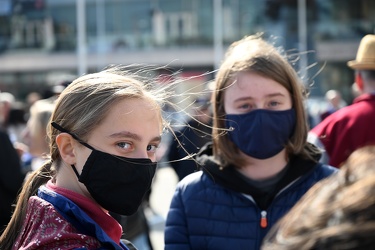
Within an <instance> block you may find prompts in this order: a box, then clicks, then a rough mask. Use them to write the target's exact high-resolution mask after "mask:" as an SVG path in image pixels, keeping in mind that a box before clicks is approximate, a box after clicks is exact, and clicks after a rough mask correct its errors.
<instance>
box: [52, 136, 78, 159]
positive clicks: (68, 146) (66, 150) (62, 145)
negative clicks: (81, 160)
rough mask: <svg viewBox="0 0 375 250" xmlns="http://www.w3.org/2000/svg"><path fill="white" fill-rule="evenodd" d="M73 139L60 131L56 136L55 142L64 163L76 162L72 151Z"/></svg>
mask: <svg viewBox="0 0 375 250" xmlns="http://www.w3.org/2000/svg"><path fill="white" fill-rule="evenodd" d="M74 143H75V142H74V139H73V138H72V136H71V135H69V134H67V133H61V134H59V135H58V136H57V137H56V144H57V147H58V149H59V152H60V155H61V158H62V159H63V161H65V162H66V163H68V164H70V165H72V164H76V156H75V153H74Z"/></svg>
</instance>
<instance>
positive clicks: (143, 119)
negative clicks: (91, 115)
mask: <svg viewBox="0 0 375 250" xmlns="http://www.w3.org/2000/svg"><path fill="white" fill-rule="evenodd" d="M161 126H162V116H161V109H160V106H159V105H158V104H157V103H156V102H154V101H153V100H151V99H148V98H127V99H123V100H120V101H118V102H116V103H115V104H114V105H113V106H112V107H111V108H110V109H109V112H108V114H107V116H106V118H105V119H104V121H103V123H102V124H101V125H99V129H101V130H103V129H107V130H110V131H113V132H114V131H115V130H123V129H126V130H134V132H139V133H146V132H151V131H152V132H153V133H155V131H159V130H160V131H161V129H162V128H161ZM146 130H148V131H146ZM156 133H159V132H156Z"/></svg>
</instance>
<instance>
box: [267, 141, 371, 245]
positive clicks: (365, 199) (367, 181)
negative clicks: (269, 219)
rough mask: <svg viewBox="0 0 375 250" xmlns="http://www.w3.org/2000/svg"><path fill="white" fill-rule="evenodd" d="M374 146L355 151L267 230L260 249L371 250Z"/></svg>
mask: <svg viewBox="0 0 375 250" xmlns="http://www.w3.org/2000/svg"><path fill="white" fill-rule="evenodd" d="M374 236H375V146H367V147H364V148H361V149H358V150H356V151H355V152H354V153H353V154H352V155H351V156H350V157H349V158H348V160H347V161H346V162H345V164H344V165H343V166H342V167H341V170H340V171H339V172H338V173H337V174H334V175H333V176H331V177H328V178H327V179H325V180H323V181H321V182H319V183H317V184H316V185H315V186H314V187H312V188H311V189H310V190H309V192H308V193H306V195H305V196H304V197H303V198H302V199H301V200H300V201H299V202H298V203H297V204H296V205H295V207H293V208H292V209H291V210H290V212H289V213H288V214H287V215H286V216H284V217H283V218H282V219H281V220H280V222H279V223H278V224H277V225H276V226H275V227H274V228H273V229H272V230H271V231H270V233H269V234H268V235H267V237H266V238H265V240H264V244H263V247H262V250H270V249H277V250H284V249H285V250H286V249H287V250H294V249H295V250H297V249H298V250H301V249H302V250H303V249H309V250H311V249H322V250H323V249H330V250H331V249H340V250H341V249H363V250H365V249H366V250H367V249H374V246H375V237H374Z"/></svg>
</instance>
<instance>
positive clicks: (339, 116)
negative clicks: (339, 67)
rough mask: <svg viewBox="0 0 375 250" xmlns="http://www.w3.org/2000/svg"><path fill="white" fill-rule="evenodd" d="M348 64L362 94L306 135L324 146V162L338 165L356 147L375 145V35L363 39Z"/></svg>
mask: <svg viewBox="0 0 375 250" xmlns="http://www.w3.org/2000/svg"><path fill="white" fill-rule="evenodd" d="M347 64H348V66H349V67H350V68H352V69H353V70H354V71H355V73H354V74H355V84H356V85H357V87H358V89H359V90H360V91H361V95H359V96H358V97H356V98H355V99H354V101H353V104H351V105H349V106H346V107H344V108H342V109H340V110H338V111H336V112H335V113H333V114H332V115H330V116H329V117H327V118H326V119H325V120H324V121H322V122H321V123H319V124H318V125H317V126H315V127H314V128H313V129H312V130H311V131H310V133H309V138H308V140H309V141H310V142H313V143H314V144H316V145H317V146H320V147H322V148H324V149H325V157H323V158H322V159H323V161H325V162H327V163H329V164H330V165H332V166H335V167H338V168H339V167H340V166H341V164H342V163H343V162H344V161H345V160H346V159H347V158H348V157H349V155H350V154H351V153H352V152H353V151H355V150H356V149H358V148H360V147H363V146H366V145H371V144H375V130H374V127H375V35H373V34H369V35H366V36H364V37H363V38H362V40H361V42H360V44H359V47H358V51H357V56H356V59H355V60H352V61H349V62H348V63H347Z"/></svg>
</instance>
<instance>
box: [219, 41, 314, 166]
mask: <svg viewBox="0 0 375 250" xmlns="http://www.w3.org/2000/svg"><path fill="white" fill-rule="evenodd" d="M239 72H254V73H256V74H259V75H261V76H263V77H267V78H270V79H272V80H274V81H276V82H278V83H279V84H281V85H282V86H283V87H285V88H286V89H287V90H288V92H289V93H290V95H291V98H292V104H293V108H294V109H295V111H296V126H295V130H294V132H293V135H292V137H291V138H290V140H289V142H288V144H287V145H286V149H287V154H288V155H291V154H295V155H296V154H299V155H301V156H302V157H304V158H309V159H312V160H314V161H316V160H315V159H313V158H312V156H311V152H317V150H316V149H315V148H313V147H310V145H308V144H307V143H306V139H307V133H308V126H307V122H306V112H305V108H304V99H305V97H306V93H307V92H306V89H305V87H304V85H303V84H302V83H301V81H300V79H299V77H298V75H297V73H296V71H295V70H294V69H293V67H292V66H291V65H290V63H289V61H288V59H287V57H286V55H285V56H284V55H282V54H281V52H280V51H279V50H278V49H277V48H276V47H275V46H273V45H272V44H270V43H268V42H266V41H265V40H264V39H263V38H262V36H261V34H256V35H253V36H248V37H245V38H243V39H241V40H239V41H237V42H234V43H233V44H231V45H230V47H229V48H228V50H227V52H226V55H225V58H224V61H223V63H222V65H221V67H220V68H219V71H218V72H217V76H216V87H215V90H214V93H213V97H212V98H213V99H212V103H213V116H214V119H213V120H214V131H213V150H214V155H215V158H216V160H218V161H219V162H220V163H221V165H222V166H223V167H225V166H226V165H229V164H233V165H234V166H236V167H241V165H243V164H244V159H243V157H242V156H241V155H240V154H239V150H238V148H237V147H236V146H235V144H234V143H233V142H232V141H231V140H230V139H229V137H228V136H227V135H224V136H222V134H223V131H225V130H226V127H225V115H226V114H225V110H224V92H225V90H226V88H227V87H228V86H230V84H232V83H233V81H234V80H235V78H236V76H237V74H238V73H239Z"/></svg>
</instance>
